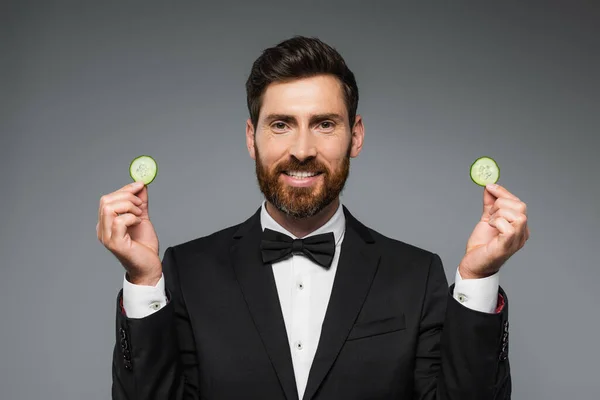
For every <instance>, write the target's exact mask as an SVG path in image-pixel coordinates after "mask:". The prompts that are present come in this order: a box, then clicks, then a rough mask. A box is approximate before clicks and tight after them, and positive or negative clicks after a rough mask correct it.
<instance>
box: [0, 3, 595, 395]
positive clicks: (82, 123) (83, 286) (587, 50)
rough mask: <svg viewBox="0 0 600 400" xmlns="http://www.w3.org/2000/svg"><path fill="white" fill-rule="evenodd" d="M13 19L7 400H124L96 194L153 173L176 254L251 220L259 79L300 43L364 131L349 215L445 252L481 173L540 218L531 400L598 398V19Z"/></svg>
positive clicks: (313, 14) (4, 47)
mask: <svg viewBox="0 0 600 400" xmlns="http://www.w3.org/2000/svg"><path fill="white" fill-rule="evenodd" d="M448 3H450V2H437V3H425V2H419V4H418V5H416V4H413V3H401V2H391V1H390V2H377V1H375V2H366V1H365V2H362V3H361V2H350V1H345V2H326V4H321V3H319V2H294V3H292V2H289V3H287V2H286V3H284V2H275V1H273V2H267V1H260V2H257V1H254V2H241V1H240V2H235V3H233V2H220V3H219V5H215V4H207V3H201V2H186V3H184V2H167V1H164V2H150V1H120V2H106V1H102V2H86V1H78V2H71V3H65V2H63V3H58V2H51V1H38V2H35V3H33V2H25V1H19V2H12V3H7V2H2V5H1V6H0V16H1V20H0V30H1V32H0V33H1V36H0V46H1V48H0V50H1V52H0V68H1V74H0V102H1V103H0V117H1V118H0V123H1V125H0V129H1V130H0V132H1V139H0V140H1V141H0V169H1V171H2V173H1V175H0V176H1V177H0V179H1V186H0V193H1V195H0V221H1V222H0V229H1V230H0V234H1V241H0V256H1V257H0V260H1V261H0V268H1V270H0V271H1V275H0V276H1V278H0V313H1V318H0V324H1V325H0V368H1V372H0V398H2V399H40V398H44V399H108V398H109V397H110V384H111V383H110V382H111V378H110V367H111V356H112V347H113V340H114V337H113V332H114V318H115V315H114V313H115V298H116V295H117V292H118V290H119V289H120V285H121V282H122V279H123V270H122V267H121V266H120V265H119V264H118V262H117V261H116V259H115V258H114V257H113V256H112V254H111V253H110V252H109V251H108V250H106V249H105V248H104V247H103V246H102V245H101V244H100V243H99V242H98V240H97V239H96V233H95V225H96V222H97V208H98V202H99V199H100V196H102V194H105V193H109V192H112V191H114V190H116V189H118V188H119V187H121V186H123V185H124V184H126V183H128V182H129V181H131V179H130V178H129V175H128V165H129V162H130V161H131V159H132V158H133V157H135V156H137V155H139V154H150V155H152V156H154V157H155V158H156V160H157V161H158V164H159V174H158V177H157V179H156V181H155V182H153V183H152V184H151V186H150V187H149V195H150V215H151V218H152V221H153V222H154V224H155V226H156V228H157V231H158V234H159V239H160V243H161V258H162V256H163V254H164V250H165V249H166V247H168V246H171V245H175V244H178V243H181V242H183V241H187V240H191V239H193V238H195V237H198V236H202V235H206V234H209V233H211V232H213V231H215V230H217V229H220V228H223V227H225V226H229V225H232V224H235V223H238V222H241V221H242V220H243V219H245V218H246V217H248V216H249V215H250V214H251V213H252V212H254V211H255V210H256V208H257V207H258V206H259V203H260V200H261V196H260V192H259V190H258V188H257V185H256V182H255V176H254V169H253V167H254V166H253V162H252V160H251V159H250V157H249V156H248V154H247V151H246V148H245V143H244V124H245V120H246V118H247V117H248V115H247V109H246V105H245V90H244V82H245V79H246V77H247V75H248V73H249V71H250V67H251V64H252V62H253V61H254V60H255V59H256V58H257V57H258V55H259V54H260V52H261V51H262V50H263V49H264V48H266V47H270V46H273V45H275V44H276V43H278V42H279V41H281V40H284V39H286V38H288V37H291V36H292V35H294V34H303V35H308V36H318V37H319V38H321V39H322V40H324V41H326V42H327V43H329V44H331V45H332V46H334V47H336V48H337V49H338V50H339V51H340V52H341V54H342V55H343V56H344V57H345V59H346V61H347V62H348V64H349V66H350V68H351V69H352V70H353V71H354V72H355V74H356V77H357V80H358V85H359V90H360V102H359V110H358V111H359V114H361V115H362V116H363V118H364V122H365V128H366V138H365V146H364V150H363V152H362V154H361V155H360V156H359V157H358V158H357V159H354V160H353V162H352V169H351V175H350V179H349V182H348V185H347V188H346V191H345V193H344V195H343V197H342V200H343V202H344V203H345V204H346V205H347V206H348V207H349V208H350V209H351V210H352V211H353V213H354V214H355V215H356V216H357V217H358V218H360V219H362V220H363V221H364V222H365V223H367V224H368V225H369V226H371V227H373V228H375V229H377V230H379V231H380V232H382V233H384V234H387V235H389V236H392V237H395V238H398V239H400V240H404V241H406V242H409V243H412V244H415V245H417V246H421V247H424V248H426V249H429V250H432V251H435V252H437V253H439V254H440V256H441V257H442V260H443V261H444V265H445V268H446V272H447V276H448V278H449V282H450V283H452V282H453V280H454V272H455V268H456V265H457V264H458V262H459V261H460V259H461V257H462V255H463V253H464V246H465V243H466V240H467V238H468V236H469V235H470V233H471V231H472V229H473V227H474V226H475V223H476V222H477V220H478V218H479V217H480V213H481V206H482V204H481V202H482V189H481V188H480V187H478V186H476V185H474V184H473V183H472V182H471V180H470V179H469V175H468V169H469V166H470V164H471V163H472V162H473V160H475V159H476V158H477V157H479V156H481V155H490V156H492V157H494V158H495V159H496V160H497V161H498V163H499V165H500V167H501V178H500V182H499V183H501V184H503V185H505V186H506V187H507V188H508V189H509V190H510V191H512V192H513V193H514V194H516V195H517V196H519V197H520V198H521V199H522V200H523V201H525V202H526V203H527V204H528V208H529V224H530V229H531V238H530V240H529V241H528V242H527V244H526V246H525V247H524V248H523V249H522V250H521V251H519V252H518V253H517V254H515V255H514V256H513V257H512V258H511V259H510V260H509V261H508V262H507V264H506V265H505V267H504V268H503V269H502V272H501V285H502V287H503V288H504V289H505V290H506V291H507V293H508V295H509V301H510V304H511V314H510V326H511V345H510V360H511V364H512V371H513V382H514V392H513V398H514V399H529V400H535V399H540V400H547V399H565V398H573V399H583V398H596V396H597V395H598V389H599V383H598V375H599V372H600V368H599V367H598V364H597V363H598V360H599V359H600V351H599V345H598V332H599V331H600V324H599V322H598V319H599V318H598V317H599V312H598V311H597V310H598V305H599V304H600V296H599V294H598V282H599V278H600V273H599V272H598V256H597V249H598V245H599V244H600V241H599V240H598V223H599V222H600V218H599V213H600V212H599V210H598V209H599V207H598V206H599V201H598V199H599V198H600V190H599V188H598V186H599V185H598V184H599V183H600V179H599V178H598V177H599V175H598V171H599V169H598V162H597V151H598V148H599V145H600V140H599V129H598V128H599V127H600V123H599V114H600V107H599V106H600V95H599V93H600V92H599V90H600V84H599V82H600V79H599V76H598V71H600V57H599V55H598V51H599V49H600V39H599V38H600V28H599V27H600V13H599V7H598V6H597V5H596V4H595V2H593V1H588V2H580V1H563V2H536V3H534V2H509V3H507V2H486V1H473V2H468V3H467V2H452V5H450V4H448Z"/></svg>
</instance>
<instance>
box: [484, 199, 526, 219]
mask: <svg viewBox="0 0 600 400" xmlns="http://www.w3.org/2000/svg"><path fill="white" fill-rule="evenodd" d="M501 208H508V209H511V210H515V211H517V212H519V213H521V214H525V215H527V204H525V203H523V202H522V201H520V200H513V199H509V198H506V197H502V198H499V199H497V200H496V201H495V202H494V204H493V205H492V207H491V208H490V209H489V214H490V215H491V214H493V213H495V212H496V211H498V210H499V209H501Z"/></svg>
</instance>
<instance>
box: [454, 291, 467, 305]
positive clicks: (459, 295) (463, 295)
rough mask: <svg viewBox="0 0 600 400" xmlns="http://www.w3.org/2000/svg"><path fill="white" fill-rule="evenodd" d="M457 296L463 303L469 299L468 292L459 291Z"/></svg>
mask: <svg viewBox="0 0 600 400" xmlns="http://www.w3.org/2000/svg"><path fill="white" fill-rule="evenodd" d="M456 298H457V299H458V301H460V302H461V303H464V302H465V301H467V300H469V298H468V297H467V295H466V294H464V293H457V294H456Z"/></svg>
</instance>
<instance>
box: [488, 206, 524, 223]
mask: <svg viewBox="0 0 600 400" xmlns="http://www.w3.org/2000/svg"><path fill="white" fill-rule="evenodd" d="M522 215H523V214H521V213H520V212H518V211H515V210H511V209H510V208H501V209H499V210H496V212H494V213H492V214H491V215H490V219H494V218H498V217H502V218H504V219H505V220H507V221H508V222H510V223H511V224H512V223H514V222H517V221H520V220H521V218H522V217H521V216H522Z"/></svg>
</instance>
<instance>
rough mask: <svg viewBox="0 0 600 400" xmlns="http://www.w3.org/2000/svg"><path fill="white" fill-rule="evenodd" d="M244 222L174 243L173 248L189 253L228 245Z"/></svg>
mask: <svg viewBox="0 0 600 400" xmlns="http://www.w3.org/2000/svg"><path fill="white" fill-rule="evenodd" d="M241 225H242V223H239V224H236V225H232V226H229V227H226V228H223V229H220V230H218V231H216V232H213V233H211V234H209V235H206V236H201V237H198V238H194V239H191V240H188V241H186V242H182V243H179V244H176V245H173V246H172V247H173V250H175V251H176V252H178V253H180V252H183V253H188V252H193V251H202V250H206V249H210V250H212V251H214V250H215V249H218V248H219V247H221V246H227V244H228V243H230V239H231V238H232V237H233V235H234V233H235V232H236V231H237V230H238V229H239V228H240V226H241Z"/></svg>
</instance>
